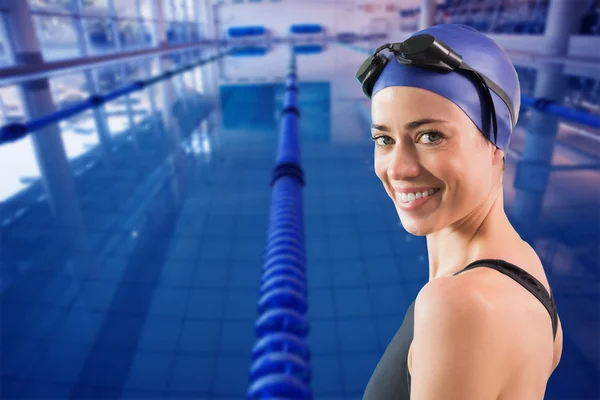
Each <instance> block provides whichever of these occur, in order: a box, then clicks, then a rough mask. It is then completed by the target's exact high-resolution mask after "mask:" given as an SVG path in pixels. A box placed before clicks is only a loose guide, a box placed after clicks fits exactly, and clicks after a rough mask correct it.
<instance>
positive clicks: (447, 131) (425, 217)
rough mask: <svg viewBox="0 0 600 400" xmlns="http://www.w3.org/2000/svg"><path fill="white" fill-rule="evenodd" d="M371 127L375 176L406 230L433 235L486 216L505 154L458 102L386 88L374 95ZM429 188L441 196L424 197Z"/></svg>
mask: <svg viewBox="0 0 600 400" xmlns="http://www.w3.org/2000/svg"><path fill="white" fill-rule="evenodd" d="M434 120H439V121H434ZM444 121H445V122H444ZM372 122H373V127H372V129H371V133H372V136H373V138H375V172H376V174H377V176H378V177H379V179H380V180H381V182H382V183H383V186H384V188H385V190H386V192H387V193H388V195H389V196H390V197H391V198H392V200H393V201H394V204H395V206H396V210H397V212H398V215H399V217H400V221H401V222H402V225H403V227H404V228H405V229H406V230H407V231H408V232H410V233H412V234H414V235H418V236H424V235H428V234H430V233H432V232H436V231H438V230H440V229H442V228H444V227H446V226H448V225H451V224H454V223H455V222H460V221H463V220H465V218H469V216H472V215H477V214H478V211H480V210H481V211H482V212H487V210H484V208H485V207H486V205H487V204H488V202H486V199H487V198H489V197H491V196H493V195H495V189H497V188H499V185H498V183H499V172H498V171H499V169H500V168H501V167H502V165H501V163H502V157H503V153H502V150H500V149H497V148H496V147H495V146H493V145H492V144H491V143H490V142H489V141H488V140H487V139H486V138H485V137H484V136H483V135H482V134H481V132H480V131H479V129H478V128H477V126H476V125H475V124H474V123H473V122H472V121H471V120H470V119H469V117H467V115H466V114H465V113H464V112H463V111H462V110H461V109H460V108H459V107H458V106H457V105H456V104H454V103H452V102H451V101H450V100H448V99H446V98H444V97H442V96H439V95H437V94H435V93H433V92H430V91H427V90H423V89H417V88H411V87H388V88H385V89H383V90H381V91H379V92H378V93H377V94H375V96H373V101H372ZM497 169H498V171H497ZM417 188H424V189H423V190H421V189H419V190H417ZM432 188H436V189H439V191H438V192H436V193H433V194H430V193H431V192H428V196H426V197H423V193H422V192H423V191H425V190H427V189H432ZM399 192H406V195H407V198H406V199H405V200H404V201H406V200H411V199H412V198H414V199H416V200H415V202H414V203H412V204H411V203H405V202H403V199H402V195H399ZM411 192H412V193H415V192H421V194H417V195H415V196H414V197H413V195H408V193H411ZM417 198H418V199H417Z"/></svg>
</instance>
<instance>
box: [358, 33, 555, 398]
mask: <svg viewBox="0 0 600 400" xmlns="http://www.w3.org/2000/svg"><path fill="white" fill-rule="evenodd" d="M424 34H428V35H431V37H433V38H435V39H436V40H438V41H441V42H443V43H444V44H445V45H447V46H449V47H450V48H451V49H452V50H453V51H454V52H456V53H457V54H458V56H455V58H458V59H460V57H461V56H462V62H463V64H460V62H461V60H459V61H458V64H460V65H462V66H463V67H464V68H463V69H453V70H451V71H441V70H439V69H438V70H436V69H432V68H423V67H421V66H419V62H421V61H419V62H416V64H415V65H406V64H407V63H408V62H412V61H410V57H413V56H407V54H409V53H410V51H408V50H406V46H404V44H396V47H394V49H396V50H401V51H399V52H398V51H396V52H392V53H390V55H389V56H388V57H387V63H385V62H383V63H382V62H381V59H380V60H379V61H378V62H379V64H378V65H385V66H384V67H382V68H383V69H382V70H380V71H379V72H377V73H371V70H369V71H367V72H365V69H364V68H362V67H361V70H360V71H359V74H358V75H357V77H358V76H359V75H360V76H361V78H359V80H360V81H361V82H362V83H363V90H365V93H366V94H367V95H368V96H370V97H371V96H372V121H373V126H372V135H373V140H374V141H375V170H376V174H377V176H378V177H379V179H380V180H381V182H382V183H383V186H384V188H385V190H386V192H387V193H388V195H389V196H390V198H391V199H392V201H393V202H394V205H395V207H396V210H397V212H398V215H399V217H400V221H401V222H402V225H403V226H404V228H405V229H406V230H407V231H408V232H410V233H412V234H413V235H417V236H426V237H427V251H428V256H429V282H428V283H427V284H426V285H425V286H424V287H423V288H422V289H421V291H420V292H419V294H418V295H417V298H416V299H415V301H413V303H412V304H411V305H410V307H409V308H408V311H407V313H406V315H405V318H404V322H403V324H402V326H401V327H400V329H399V330H398V332H397V333H396V335H395V336H394V338H393V339H392V341H391V342H390V344H389V345H388V347H387V349H386V351H385V353H384V355H383V356H382V358H381V360H380V362H379V364H378V365H377V367H376V368H375V371H374V372H373V375H372V377H371V379H370V381H369V383H368V385H367V388H366V391H365V393H364V399H385V400H388V399H412V400H438V399H443V400H492V399H493V400H497V399H500V400H505V399H506V400H533V399H536V400H538V399H539V400H541V399H543V397H544V393H545V389H546V384H547V381H548V378H549V376H550V375H551V373H552V372H553V371H554V369H555V368H556V366H557V365H558V362H559V360H560V356H561V351H562V328H561V324H560V320H559V319H558V315H557V312H556V307H555V305H554V299H553V297H552V295H551V293H552V292H551V289H550V286H549V285H548V280H547V278H546V276H545V272H544V268H543V266H542V264H541V262H540V259H539V257H538V256H537V254H536V253H535V251H534V250H533V249H532V248H531V247H530V246H529V245H528V244H527V243H526V242H525V241H523V240H522V239H521V237H520V236H519V234H518V233H517V232H516V231H515V229H514V228H513V227H512V226H511V224H510V222H509V220H508V218H507V216H506V214H505V212H504V203H503V190H502V173H503V171H504V152H505V150H506V148H507V147H508V144H509V141H510V134H511V132H512V130H513V129H514V126H515V124H516V119H517V116H518V114H519V107H520V89H519V81H518V77H517V74H516V71H515V69H514V66H513V65H512V63H511V62H510V59H509V57H508V56H507V54H506V53H505V52H504V51H503V50H502V49H501V48H500V47H499V46H498V45H497V44H496V43H495V42H494V41H492V40H491V39H489V38H487V37H486V36H485V35H483V34H481V33H479V32H478V31H476V30H475V29H473V28H470V27H468V26H465V25H457V24H443V25H436V26H433V27H431V28H428V29H425V30H423V31H420V32H417V33H416V34H415V35H413V36H412V37H415V36H417V35H424ZM420 37H421V38H423V37H425V36H420ZM427 37H429V36H427ZM407 42H408V41H407ZM407 42H404V43H407ZM436 43H437V42H436ZM421 45H422V43H421ZM403 46H404V47H403ZM440 46H441V45H440ZM440 48H443V47H440ZM402 49H404V50H402ZM434 53H435V51H434ZM442 53H444V51H442ZM399 54H400V55H399ZM419 54H421V55H423V54H425V53H419ZM428 54H429V53H428ZM406 57H408V58H406ZM427 57H429V56H427ZM427 57H425V58H427ZM417 58H418V57H417ZM417 58H415V60H416V59H417ZM421 58H422V59H423V57H421ZM407 59H408V60H409V61H406V60H407ZM368 61H369V60H368ZM369 62H371V64H372V65H376V64H377V62H373V61H372V59H370V61H369ZM436 62H437V61H436ZM446 63H447V64H452V58H448V59H447V60H446ZM366 64H368V63H366ZM442 64H443V63H442ZM442 64H439V63H438V64H436V63H432V64H431V65H433V66H435V65H438V66H439V65H442ZM458 64H457V65H458ZM443 65H446V64H443ZM364 66H365V64H364V65H363V67H364ZM473 71H478V73H479V75H478V74H477V73H473ZM369 74H370V75H369ZM367 75H368V76H369V77H367V78H366V81H365V76H367ZM482 76H484V77H485V79H483V78H482ZM369 80H370V83H369ZM363 81H364V82H363ZM490 100H491V101H490ZM484 267H485V268H484Z"/></svg>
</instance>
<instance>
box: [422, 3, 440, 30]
mask: <svg viewBox="0 0 600 400" xmlns="http://www.w3.org/2000/svg"><path fill="white" fill-rule="evenodd" d="M435 8H436V4H435V0H421V13H420V15H419V30H422V29H425V28H429V27H430V26H432V25H433V24H434V19H435Z"/></svg>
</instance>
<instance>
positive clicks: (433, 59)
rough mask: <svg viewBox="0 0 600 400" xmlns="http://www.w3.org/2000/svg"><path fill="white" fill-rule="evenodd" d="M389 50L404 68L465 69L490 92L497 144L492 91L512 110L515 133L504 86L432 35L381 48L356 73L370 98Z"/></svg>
mask: <svg viewBox="0 0 600 400" xmlns="http://www.w3.org/2000/svg"><path fill="white" fill-rule="evenodd" d="M385 49H388V50H389V51H391V52H392V53H394V55H395V58H396V60H397V61H398V62H399V63H400V64H404V65H410V66H413V67H421V68H428V69H433V70H437V71H440V72H450V71H454V70H455V69H461V70H464V71H468V72H470V73H471V74H473V75H474V76H475V77H477V79H479V81H480V82H481V83H482V84H483V86H484V87H485V89H486V93H487V98H488V101H489V102H490V105H491V107H490V108H491V110H492V121H493V124H494V141H497V139H498V137H497V132H498V122H497V121H496V109H495V107H494V102H493V101H492V94H491V93H490V89H491V90H492V91H493V92H494V93H496V94H497V95H498V96H499V97H500V98H501V99H502V101H504V103H505V104H506V107H508V111H509V112H510V120H511V125H512V128H513V129H514V124H515V116H514V111H513V104H512V101H511V100H510V98H509V97H508V95H507V94H506V93H505V92H504V90H502V89H500V86H498V85H497V84H496V83H495V82H494V81H492V80H491V79H489V78H488V77H487V76H485V75H484V74H482V73H481V72H479V71H477V70H475V69H474V68H472V67H470V66H469V65H467V64H466V63H465V62H464V61H463V59H462V56H461V55H459V54H457V53H456V52H454V51H453V50H452V49H451V48H450V46H448V45H447V44H445V43H444V42H442V41H441V40H438V39H436V38H435V37H433V36H432V35H429V34H421V35H415V36H412V37H410V38H408V39H406V40H405V41H404V42H402V43H388V44H384V45H383V46H380V47H379V48H377V50H375V53H374V54H373V55H372V56H370V57H369V58H367V59H366V60H365V62H364V63H363V64H362V65H361V66H360V68H359V70H358V72H357V73H356V79H358V81H359V82H360V84H361V85H362V89H363V92H364V94H365V95H366V96H367V97H368V98H371V94H372V92H373V86H374V85H375V82H376V81H377V78H379V75H381V73H382V72H383V69H384V68H385V66H386V64H387V63H388V61H389V59H388V58H387V57H386V56H385V55H383V54H379V53H380V52H381V51H382V50H385Z"/></svg>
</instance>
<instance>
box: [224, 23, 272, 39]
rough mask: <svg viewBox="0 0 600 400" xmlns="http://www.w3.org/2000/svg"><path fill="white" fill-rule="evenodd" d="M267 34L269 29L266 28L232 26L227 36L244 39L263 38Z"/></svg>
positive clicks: (258, 26)
mask: <svg viewBox="0 0 600 400" xmlns="http://www.w3.org/2000/svg"><path fill="white" fill-rule="evenodd" d="M266 33H267V28H265V27H264V26H260V25H257V26H231V27H229V28H228V29H227V35H228V36H229V37H230V38H236V39H237V38H243V37H253V36H262V35H265V34H266Z"/></svg>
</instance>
